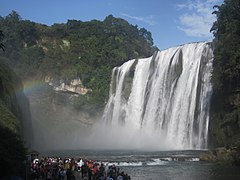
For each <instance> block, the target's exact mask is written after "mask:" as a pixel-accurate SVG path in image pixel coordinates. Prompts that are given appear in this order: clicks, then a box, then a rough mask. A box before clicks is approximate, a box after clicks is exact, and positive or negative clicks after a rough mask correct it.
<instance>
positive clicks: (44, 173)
mask: <svg viewBox="0 0 240 180" xmlns="http://www.w3.org/2000/svg"><path fill="white" fill-rule="evenodd" d="M30 179H32V180H52V179H54V180H65V179H66V180H75V179H82V180H130V179H131V178H130V176H129V175H128V174H126V173H124V171H120V169H119V168H118V167H116V166H115V165H114V164H109V163H100V162H94V161H92V160H86V159H81V158H79V159H74V158H60V157H42V158H39V159H38V158H36V159H34V160H33V161H32V162H31V165H30Z"/></svg>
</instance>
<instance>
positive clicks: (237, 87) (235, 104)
mask: <svg viewBox="0 0 240 180" xmlns="http://www.w3.org/2000/svg"><path fill="white" fill-rule="evenodd" d="M214 8H215V9H216V10H215V11H214V12H213V13H214V14H216V16H217V21H216V22H215V23H214V24H213V27H212V29H211V30H212V31H213V34H214V37H215V39H214V46H215V50H214V61H213V74H212V83H213V97H212V108H211V109H212V115H211V116H212V120H211V121H210V129H211V133H212V135H213V136H214V138H215V141H216V142H215V143H216V145H227V146H231V145H232V144H233V143H234V141H236V140H237V139H239V138H240V114H239V112H240V83H239V82H240V1H239V0H225V1H224V3H223V4H222V5H221V6H215V7H214Z"/></svg>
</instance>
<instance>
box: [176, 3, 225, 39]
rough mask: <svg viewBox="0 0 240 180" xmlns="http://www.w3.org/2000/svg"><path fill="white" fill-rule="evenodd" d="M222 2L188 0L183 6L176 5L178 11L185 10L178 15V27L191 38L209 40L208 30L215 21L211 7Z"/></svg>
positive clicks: (210, 35)
mask: <svg viewBox="0 0 240 180" xmlns="http://www.w3.org/2000/svg"><path fill="white" fill-rule="evenodd" d="M222 1H223V0H188V1H187V3H185V4H178V5H177V8H178V10H181V11H182V10H185V12H184V13H183V14H182V15H180V17H179V19H178V20H179V23H180V26H179V27H178V28H179V29H180V30H182V31H184V32H185V33H186V34H187V35H188V36H191V37H204V38H210V37H212V34H211V33H210V29H211V27H212V24H213V22H214V21H215V17H214V15H212V12H213V6H214V5H216V4H220V3H221V2H222Z"/></svg>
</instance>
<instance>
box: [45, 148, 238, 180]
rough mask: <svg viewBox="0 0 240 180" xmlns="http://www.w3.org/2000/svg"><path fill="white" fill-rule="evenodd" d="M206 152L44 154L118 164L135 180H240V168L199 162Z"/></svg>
mask: <svg viewBox="0 0 240 180" xmlns="http://www.w3.org/2000/svg"><path fill="white" fill-rule="evenodd" d="M202 153H204V151H195V150H194V151H193V150H187V151H157V152H146V151H87V150H84V151H54V152H45V153H43V154H44V155H50V156H62V157H69V156H71V157H76V158H77V157H81V158H86V159H91V160H94V161H97V162H104V163H109V164H115V165H116V166H118V167H119V168H120V169H121V171H124V172H125V173H127V174H129V175H130V176H131V178H132V179H135V180H137V179H138V180H148V179H153V180H155V179H156V180H158V179H163V180H165V179H167V180H172V179H177V180H195V179H197V180H198V179H204V180H208V179H209V180H235V179H236V180H237V179H240V168H239V167H235V166H232V165H218V164H213V163H207V162H202V161H199V156H200V155H201V154H202Z"/></svg>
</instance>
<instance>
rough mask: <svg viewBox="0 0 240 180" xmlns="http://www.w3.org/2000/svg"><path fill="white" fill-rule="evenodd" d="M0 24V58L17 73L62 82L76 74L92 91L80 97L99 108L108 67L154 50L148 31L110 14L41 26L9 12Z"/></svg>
mask: <svg viewBox="0 0 240 180" xmlns="http://www.w3.org/2000/svg"><path fill="white" fill-rule="evenodd" d="M0 27H1V30H2V31H3V33H4V35H5V39H4V42H3V43H4V45H5V47H6V48H5V53H1V54H0V60H1V61H5V62H6V63H8V64H9V65H10V66H11V67H12V68H14V70H15V72H16V73H17V74H18V75H20V76H21V77H22V78H28V77H36V76H37V77H45V76H50V77H52V78H55V79H63V80H65V81H66V82H68V81H69V80H72V79H75V78H80V79H81V80H82V82H83V85H84V86H86V87H87V88H90V89H92V91H91V92H90V93H88V94H87V95H86V96H85V97H84V98H81V100H82V99H84V101H86V103H94V104H99V105H100V106H102V105H103V103H104V101H105V100H106V99H107V97H108V90H109V84H110V78H111V71H112V68H113V67H115V66H118V65H121V64H123V63H124V62H126V61H128V60H129V59H135V58H141V57H147V56H151V55H152V54H153V52H154V51H155V50H156V49H157V48H156V47H154V46H153V39H152V36H151V33H150V32H149V31H147V30H146V29H144V28H138V27H137V26H133V25H131V24H129V23H128V22H127V21H125V20H123V19H120V18H115V17H113V16H112V15H109V16H107V17H106V18H105V19H104V21H98V20H92V21H88V22H82V21H79V20H68V21H67V23H61V24H53V25H52V26H46V25H42V24H38V23H34V22H31V21H29V20H22V19H21V17H20V15H19V14H17V13H16V12H15V11H13V12H12V13H11V14H9V15H8V16H6V17H0ZM79 104H81V103H79Z"/></svg>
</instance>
